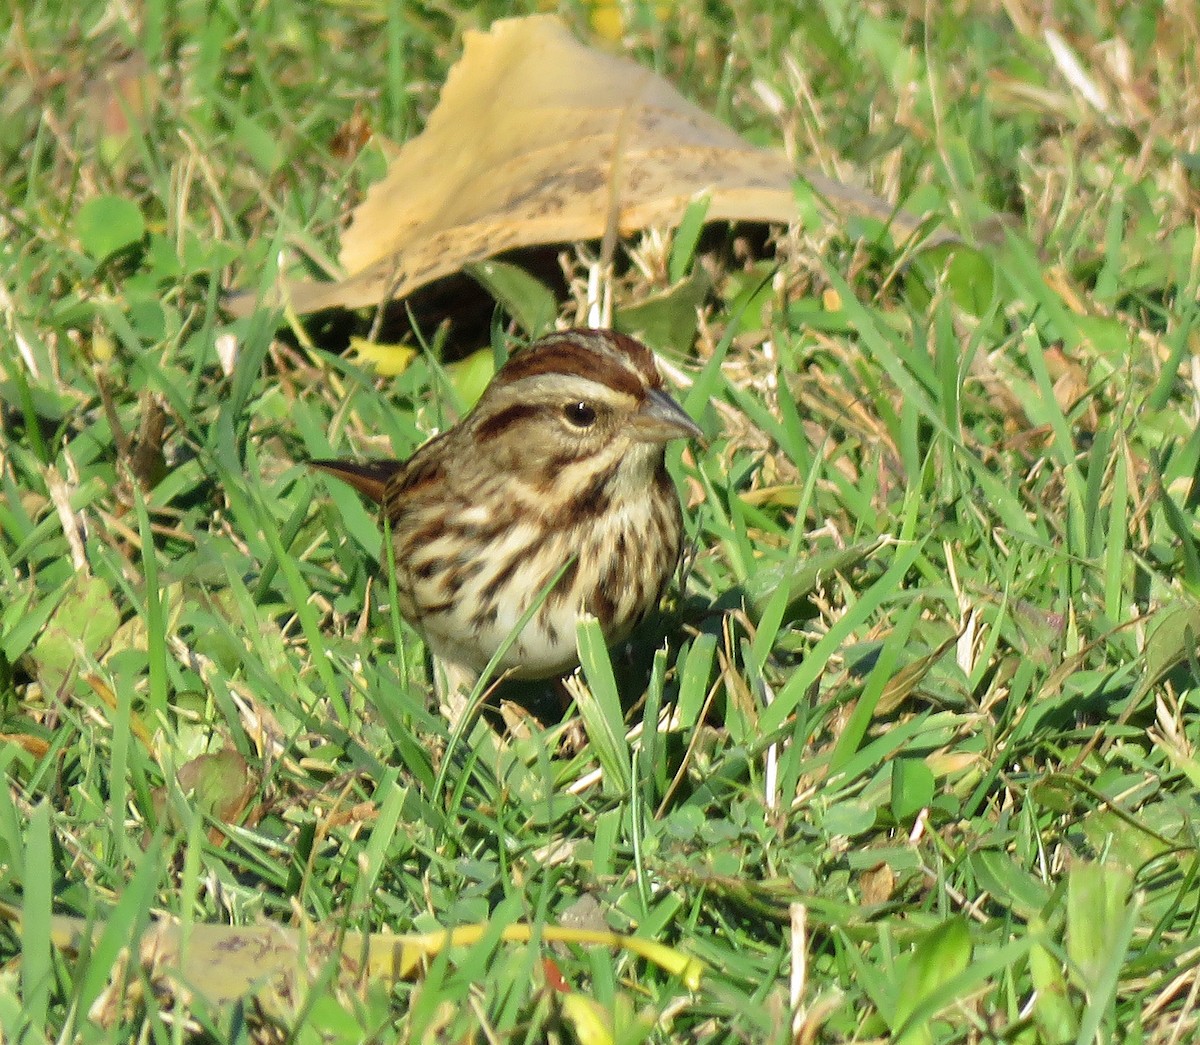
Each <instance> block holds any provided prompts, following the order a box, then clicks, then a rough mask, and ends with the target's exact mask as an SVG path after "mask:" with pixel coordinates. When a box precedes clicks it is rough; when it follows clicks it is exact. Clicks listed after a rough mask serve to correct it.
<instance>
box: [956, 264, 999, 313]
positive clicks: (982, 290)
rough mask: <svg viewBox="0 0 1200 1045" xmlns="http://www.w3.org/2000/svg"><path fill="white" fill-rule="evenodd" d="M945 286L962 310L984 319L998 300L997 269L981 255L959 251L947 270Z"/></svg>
mask: <svg viewBox="0 0 1200 1045" xmlns="http://www.w3.org/2000/svg"><path fill="white" fill-rule="evenodd" d="M946 284H947V286H949V287H950V293H951V294H952V295H953V296H954V303H955V304H956V305H958V307H959V308H961V309H962V310H963V311H964V312H968V313H970V314H971V315H973V316H982V315H983V314H984V313H985V312H987V310H988V309H989V308H991V307H992V301H993V300H995V297H996V269H995V266H994V265H993V264H992V261H991V259H990V258H989V257H988V256H987V255H986V254H984V253H982V252H981V251H978V250H972V249H971V248H970V247H957V248H956V249H955V251H954V256H953V257H952V258H951V259H950V264H949V265H947V266H946Z"/></svg>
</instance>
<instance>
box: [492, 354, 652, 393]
mask: <svg viewBox="0 0 1200 1045" xmlns="http://www.w3.org/2000/svg"><path fill="white" fill-rule="evenodd" d="M630 362H631V363H633V365H634V367H635V368H636V370H631V369H630V368H629V366H627V365H625V364H624V363H622V362H621V361H619V360H617V359H613V358H611V357H610V356H608V355H605V354H602V353H601V352H599V351H595V350H590V351H589V350H587V349H582V350H581V349H580V346H579V345H577V344H573V343H570V342H561V343H560V342H551V343H550V344H546V343H544V342H543V343H542V344H541V345H540V346H536V345H535V346H533V347H531V348H527V349H525V350H524V351H521V352H517V353H516V354H515V355H513V357H512V358H511V359H510V360H509V361H508V362H507V363H505V365H504V368H503V369H502V370H501V371H500V373H499V374H497V375H496V380H497V381H499V382H502V383H503V384H512V383H513V382H515V381H521V380H524V379H525V378H529V377H538V376H540V375H542V374H563V375H566V376H568V377H581V378H584V379H585V380H588V381H595V382H596V383H597V384H601V385H607V386H608V387H609V388H611V389H613V390H615V391H617V392H623V393H625V394H626V395H629V396H633V397H634V398H635V399H640V398H641V397H642V396H643V395H644V394H645V392H646V388H647V387H650V388H660V387H661V386H662V377H661V376H659V374H658V371H657V370H654V372H653V377H651V375H650V374H648V373H647V372H646V370H645V368H644V367H643V366H638V365H637V363H636V361H634V360H630ZM649 362H650V365H653V360H650V361H649Z"/></svg>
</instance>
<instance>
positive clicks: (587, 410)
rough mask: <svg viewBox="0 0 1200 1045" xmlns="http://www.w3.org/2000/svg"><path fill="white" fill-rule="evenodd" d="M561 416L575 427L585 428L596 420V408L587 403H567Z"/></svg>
mask: <svg viewBox="0 0 1200 1045" xmlns="http://www.w3.org/2000/svg"><path fill="white" fill-rule="evenodd" d="M563 416H564V417H565V418H566V419H567V420H568V421H570V422H571V424H573V425H574V426H575V427H576V428H587V427H588V426H589V425H591V424H592V423H593V422H594V421H595V420H596V408H595V407H593V406H590V405H589V404H587V403H568V404H567V405H566V406H564V407H563Z"/></svg>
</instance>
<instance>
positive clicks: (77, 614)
mask: <svg viewBox="0 0 1200 1045" xmlns="http://www.w3.org/2000/svg"><path fill="white" fill-rule="evenodd" d="M120 623H121V616H120V614H119V613H118V611H117V607H116V604H115V603H114V602H113V599H112V595H111V594H110V593H109V590H108V585H107V584H105V583H104V581H102V580H101V579H100V578H99V577H84V576H82V575H79V576H77V577H76V578H75V581H74V582H73V585H72V588H71V590H70V591H68V593H67V595H66V597H65V598H64V599H63V601H62V602H61V603H59V606H58V609H57V610H55V612H54V616H53V617H51V618H50V621H49V623H48V624H47V625H46V630H45V631H44V632H42V635H41V637H40V638H39V639H38V641H37V645H36V646H35V647H34V650H33V661H34V664H35V666H36V670H37V675H38V680H39V681H40V682H41V683H42V686H43V687H45V688H46V689H47V690H50V691H52V690H55V689H57V688H58V687H59V686H60V685H62V683H63V680H64V679H65V678H66V677H67V675H68V673H69V672H70V671H71V669H72V668H73V667H74V666H75V664H76V663H77V662H78V660H79V659H80V658H81V657H83V658H89V657H98V656H100V655H101V654H102V653H103V652H104V650H105V649H106V648H107V647H108V644H109V642H110V641H111V640H112V637H113V635H114V634H115V633H116V630H117V626H118V625H119V624H120Z"/></svg>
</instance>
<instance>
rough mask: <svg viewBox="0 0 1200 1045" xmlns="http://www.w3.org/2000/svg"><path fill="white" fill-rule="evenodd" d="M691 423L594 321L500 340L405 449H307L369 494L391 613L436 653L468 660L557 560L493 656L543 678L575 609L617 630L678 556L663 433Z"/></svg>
mask: <svg viewBox="0 0 1200 1045" xmlns="http://www.w3.org/2000/svg"><path fill="white" fill-rule="evenodd" d="M700 434H701V433H700V429H699V428H697V427H696V425H695V423H694V422H693V421H692V420H691V419H690V418H689V417H688V416H687V414H685V413H684V412H683V410H682V409H681V408H680V407H679V406H678V404H676V402H675V401H674V400H673V399H672V398H671V397H670V396H669V395H668V394H667V393H666V392H665V391H663V380H662V376H661V375H660V374H659V371H658V367H657V365H656V364H655V362H654V356H653V354H652V353H651V352H650V350H649V349H648V348H646V347H645V346H644V345H642V344H640V343H639V342H637V341H635V340H634V339H633V338H630V337H626V336H624V335H622V334H617V333H614V332H613V331H609V330H566V331H563V332H561V333H556V334H551V335H549V336H548V337H544V338H542V339H541V340H540V341H537V342H536V343H534V344H532V345H530V346H528V347H527V348H524V349H520V350H518V351H516V352H515V353H514V354H513V355H512V357H511V358H510V359H509V360H508V362H507V363H506V364H505V365H504V366H503V367H502V368H501V369H500V370H499V372H498V373H497V374H496V376H495V377H494V378H493V379H492V382H491V384H489V385H488V387H487V389H486V390H485V391H484V393H483V396H482V397H481V398H480V400H479V402H478V404H477V405H476V406H475V408H474V409H473V410H472V411H471V412H470V413H469V414H468V415H467V416H466V417H464V418H463V419H462V420H461V421H460V422H459V423H458V424H457V425H455V426H454V427H453V428H450V429H449V430H447V431H446V432H443V433H442V434H441V435H439V436H437V437H435V438H434V439H431V440H430V441H429V442H427V443H426V444H425V445H424V446H422V447H421V448H420V449H419V450H417V451H416V453H414V454H413V455H412V457H410V458H409V459H408V460H407V461H374V462H369V463H365V464H357V463H354V462H350V461H313V462H312V464H313V465H314V466H315V467H317V468H320V469H323V470H324V471H326V472H329V473H331V474H332V475H335V476H337V477H338V478H339V479H342V480H344V481H345V482H347V483H349V484H350V485H351V486H353V487H354V488H355V489H356V490H358V491H359V492H360V493H362V494H364V495H365V496H367V497H369V498H371V499H372V500H374V501H376V502H378V503H379V504H381V505H382V506H383V511H384V513H385V516H386V518H387V520H388V522H389V523H390V526H391V534H392V541H393V544H394V552H395V554H394V558H395V564H396V587H397V590H398V593H399V597H400V610H401V612H402V613H403V614H404V616H405V617H406V618H407V619H408V621H409V622H410V623H411V624H413V625H414V626H415V627H416V628H417V630H418V631H419V632H420V633H421V635H422V636H423V637H424V639H425V641H426V643H427V645H428V646H429V647H430V649H431V650H432V651H433V653H434V654H436V655H437V656H438V657H440V658H442V659H443V660H446V661H449V662H451V663H453V664H457V665H461V666H464V667H466V668H468V669H471V670H472V671H474V672H480V671H482V670H483V668H484V667H485V666H486V664H487V663H488V661H489V660H490V659H491V657H492V655H493V654H494V653H495V652H496V650H497V649H498V648H499V647H500V645H501V644H502V643H503V642H504V640H505V639H506V638H507V637H508V636H509V634H510V633H511V632H512V631H513V629H514V628H515V627H516V625H517V623H518V622H519V620H520V619H521V617H522V615H523V614H524V613H525V612H526V611H527V610H528V609H529V607H530V606H531V605H532V604H533V602H534V600H535V599H537V598H538V597H539V595H540V594H541V593H542V592H543V591H544V589H546V588H547V586H548V585H550V583H551V582H552V581H553V579H554V577H555V575H556V574H558V573H559V571H560V570H561V571H563V572H562V575H561V576H560V577H559V579H558V582H557V583H556V584H555V585H554V587H553V588H552V589H551V590H550V592H549V595H547V596H546V598H545V601H544V602H543V603H542V605H541V607H540V608H539V609H538V610H537V611H536V612H535V614H534V615H533V617H532V618H531V619H530V620H529V622H528V624H527V625H526V626H525V628H524V630H523V631H522V632H521V633H520V634H519V635H518V636H517V637H516V640H515V641H514V642H513V644H512V646H511V647H510V648H509V649H508V652H507V653H506V655H505V657H504V659H503V660H502V662H501V663H500V669H501V670H507V671H508V672H509V674H510V675H511V676H513V677H516V678H527V679H536V678H549V677H552V676H555V675H561V674H564V673H565V672H567V671H570V670H571V669H572V668H574V667H575V665H576V664H577V663H578V657H577V655H576V649H575V633H576V621H577V620H578V618H579V616H580V615H581V614H582V613H584V612H587V613H591V614H594V615H595V616H596V618H597V619H598V620H599V622H600V627H601V630H602V631H603V633H604V637H605V639H606V640H607V641H608V642H609V643H610V644H612V643H615V642H620V641H621V640H623V639H624V638H625V637H626V636H628V635H629V633H630V631H631V630H632V629H633V628H634V626H635V625H636V624H637V623H638V622H639V621H640V620H641V619H642V618H643V617H644V616H645V615H646V613H647V612H648V611H649V610H650V609H651V608H652V607H654V606H655V605H657V603H658V601H659V599H660V598H661V596H662V593H663V591H664V589H665V587H666V585H667V583H668V582H669V581H670V578H671V575H672V573H673V572H674V570H675V566H676V564H677V563H678V561H679V552H680V539H681V533H682V518H681V515H680V509H679V500H678V495H677V494H676V491H675V489H674V486H673V484H672V482H671V479H670V477H669V476H668V474H667V470H666V467H665V465H664V461H663V456H664V448H665V444H666V443H667V442H668V441H669V440H672V439H677V438H684V437H691V436H699V435H700Z"/></svg>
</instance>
